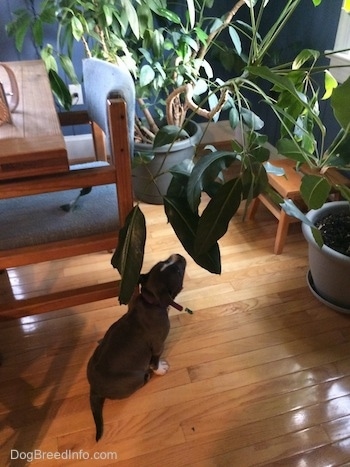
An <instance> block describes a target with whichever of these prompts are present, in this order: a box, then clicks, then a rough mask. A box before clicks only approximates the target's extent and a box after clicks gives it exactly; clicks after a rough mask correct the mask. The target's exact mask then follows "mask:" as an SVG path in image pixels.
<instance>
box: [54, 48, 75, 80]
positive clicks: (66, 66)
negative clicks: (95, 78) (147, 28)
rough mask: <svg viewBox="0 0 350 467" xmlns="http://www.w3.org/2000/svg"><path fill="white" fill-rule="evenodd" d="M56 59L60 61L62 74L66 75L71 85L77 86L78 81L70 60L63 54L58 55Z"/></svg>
mask: <svg viewBox="0 0 350 467" xmlns="http://www.w3.org/2000/svg"><path fill="white" fill-rule="evenodd" d="M58 57H59V60H60V64H61V66H62V68H63V70H64V72H65V73H66V75H67V76H68V77H69V79H70V80H71V81H72V83H74V84H77V83H78V82H79V81H78V78H77V75H76V73H75V69H74V65H73V62H72V60H71V59H70V58H69V57H68V55H65V54H59V55H58Z"/></svg>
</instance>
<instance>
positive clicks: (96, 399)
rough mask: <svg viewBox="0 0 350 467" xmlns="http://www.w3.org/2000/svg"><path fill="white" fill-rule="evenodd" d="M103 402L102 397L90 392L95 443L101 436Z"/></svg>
mask: <svg viewBox="0 0 350 467" xmlns="http://www.w3.org/2000/svg"><path fill="white" fill-rule="evenodd" d="M104 401H105V398H104V397H100V396H98V395H97V394H95V393H93V392H92V391H91V390H90V407H91V412H92V415H93V417H94V420H95V425H96V441H98V440H99V439H100V438H101V437H102V435H103V416H102V409H103V404H104Z"/></svg>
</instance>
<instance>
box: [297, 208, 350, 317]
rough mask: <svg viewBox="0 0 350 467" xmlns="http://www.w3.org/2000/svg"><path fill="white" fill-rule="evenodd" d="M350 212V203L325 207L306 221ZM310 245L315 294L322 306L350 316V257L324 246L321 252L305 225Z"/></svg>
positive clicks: (312, 286)
mask: <svg viewBox="0 0 350 467" xmlns="http://www.w3.org/2000/svg"><path fill="white" fill-rule="evenodd" d="M345 210H348V211H349V203H348V202H347V201H333V202H331V203H326V204H324V205H323V206H322V208H320V209H316V210H311V211H309V212H308V214H307V217H308V218H309V219H310V220H311V222H312V223H313V224H315V223H316V222H317V221H318V220H319V219H321V218H323V217H325V216H326V215H328V214H330V213H334V212H344V211H345ZM302 230H303V234H304V237H305V238H306V240H307V242H308V244H309V267H310V270H309V272H308V283H309V287H310V290H311V291H312V293H313V294H314V295H315V296H316V297H317V298H318V299H319V300H320V301H321V302H323V303H325V304H326V305H328V306H330V307H331V308H333V309H335V310H337V311H340V312H342V313H350V286H349V285H350V257H349V256H346V255H343V254H342V253H338V252H337V251H335V250H333V249H331V248H329V247H328V246H327V245H323V247H322V248H320V247H319V246H318V245H317V243H316V242H315V239H314V237H313V235H312V231H311V228H310V227H309V226H307V225H306V224H303V225H302Z"/></svg>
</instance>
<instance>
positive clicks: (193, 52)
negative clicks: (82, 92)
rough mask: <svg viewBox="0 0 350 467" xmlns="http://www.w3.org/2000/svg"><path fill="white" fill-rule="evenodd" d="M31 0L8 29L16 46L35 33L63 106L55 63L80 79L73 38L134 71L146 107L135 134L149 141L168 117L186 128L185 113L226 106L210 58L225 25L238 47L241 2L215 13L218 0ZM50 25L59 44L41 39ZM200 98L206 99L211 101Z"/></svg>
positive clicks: (67, 100)
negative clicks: (236, 20) (237, 18)
mask: <svg viewBox="0 0 350 467" xmlns="http://www.w3.org/2000/svg"><path fill="white" fill-rule="evenodd" d="M29 1H30V2H31V3H32V8H31V9H28V8H22V9H19V10H17V11H15V12H14V19H13V21H12V22H11V23H10V24H8V25H7V32H8V34H9V35H10V36H13V37H14V38H15V42H16V46H17V48H18V49H19V50H21V49H22V47H23V43H24V40H25V38H27V36H28V34H30V35H31V37H32V40H33V42H34V44H35V46H36V47H37V48H38V50H39V53H40V55H41V57H42V58H43V60H44V61H45V63H46V66H47V69H48V71H49V75H50V79H51V83H52V89H53V91H54V93H55V95H56V97H57V99H58V101H59V103H61V105H63V107H64V108H69V107H70V105H71V97H70V95H69V93H68V90H67V87H66V85H65V83H64V82H63V80H62V79H61V78H60V76H59V74H58V69H59V68H58V65H60V66H61V67H62V68H63V70H64V72H65V73H66V75H67V76H68V78H69V80H70V81H73V82H76V81H77V76H76V74H75V70H74V67H73V63H72V60H71V59H72V55H73V51H74V45H75V44H76V43H82V44H83V47H84V50H85V54H86V56H89V57H90V56H94V57H99V58H102V59H104V60H107V61H110V62H116V63H120V62H123V63H124V64H125V65H126V66H127V68H128V69H129V71H130V72H131V74H132V75H133V77H134V79H135V86H136V94H137V99H138V104H139V108H140V109H141V111H142V112H143V114H144V117H143V118H140V119H138V120H137V121H136V134H135V137H136V140H140V141H142V142H152V141H153V140H154V137H155V134H156V133H157V132H158V130H159V127H158V124H157V122H158V121H162V120H163V119H164V118H165V120H166V122H167V124H168V125H172V126H175V125H176V126H178V127H182V126H183V123H184V120H185V118H186V116H187V115H188V113H199V114H201V115H203V116H205V117H207V118H211V117H212V116H214V115H215V114H216V113H218V112H219V111H220V109H221V108H222V105H223V104H224V101H225V97H226V95H225V93H222V94H220V92H219V96H217V94H216V92H215V90H216V89H217V86H218V81H217V77H216V76H215V74H214V71H213V68H212V66H211V65H210V63H209V61H208V60H207V59H206V57H207V54H208V52H209V51H210V49H211V48H212V46H213V45H215V44H216V39H217V38H218V36H220V34H221V33H222V31H224V30H225V29H226V28H228V29H229V31H230V36H229V37H231V39H232V46H233V48H234V49H236V50H237V51H238V52H239V51H240V49H241V45H240V40H239V36H238V33H237V32H236V30H235V28H234V27H233V26H232V24H231V20H232V18H233V17H234V15H235V13H236V11H237V10H238V9H239V7H240V6H241V5H243V4H244V2H243V1H240V2H238V4H237V5H235V4H234V6H233V7H232V8H231V9H229V10H228V12H227V13H226V15H224V17H222V18H221V17H216V16H215V14H214V15H213V11H212V10H214V8H213V7H214V0H179V1H177V2H174V3H171V2H168V1H167V0H147V1H146V0H120V1H115V0H42V1H41V2H39V3H38V6H37V8H36V7H35V5H36V4H37V3H35V2H34V0H29ZM49 24H58V28H57V36H56V41H55V44H52V43H45V42H44V37H45V35H44V30H45V28H46V27H47V25H49ZM220 47H221V49H222V48H223V47H224V46H223V45H222V44H221V45H220ZM221 56H222V54H221ZM200 102H202V103H203V102H207V105H206V108H202V106H201V105H199V104H200Z"/></svg>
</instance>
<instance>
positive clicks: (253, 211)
mask: <svg viewBox="0 0 350 467" xmlns="http://www.w3.org/2000/svg"><path fill="white" fill-rule="evenodd" d="M259 204H260V199H259V196H257V197H256V198H254V199H253V200H252V202H251V203H250V205H249V208H248V214H247V219H248V220H253V219H254V217H255V214H256V211H257V209H258V206H259Z"/></svg>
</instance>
